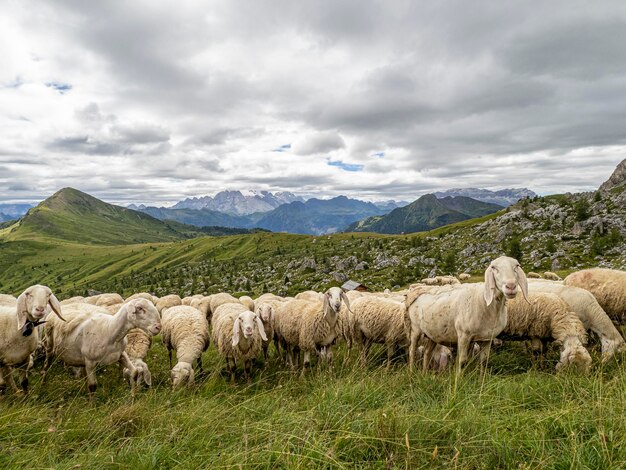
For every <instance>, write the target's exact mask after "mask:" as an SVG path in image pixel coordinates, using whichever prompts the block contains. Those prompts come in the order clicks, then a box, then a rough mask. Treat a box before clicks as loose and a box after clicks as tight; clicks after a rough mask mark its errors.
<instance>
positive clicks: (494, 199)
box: [434, 188, 537, 207]
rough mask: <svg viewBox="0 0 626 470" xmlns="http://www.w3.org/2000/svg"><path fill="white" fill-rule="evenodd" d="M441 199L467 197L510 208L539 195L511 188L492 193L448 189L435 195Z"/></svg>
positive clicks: (476, 190)
mask: <svg viewBox="0 0 626 470" xmlns="http://www.w3.org/2000/svg"><path fill="white" fill-rule="evenodd" d="M434 195H435V196H436V197H438V198H439V199H441V198H445V197H448V196H451V197H456V196H465V197H471V198H472V199H476V200H477V201H482V202H489V203H491V204H498V205H499V206H503V207H508V206H510V205H511V204H515V203H516V202H517V201H519V200H520V199H523V198H525V197H535V196H537V194H536V193H535V192H534V191H531V190H530V189H526V188H511V189H500V190H498V191H490V190H489V189H480V188H464V189H459V188H457V189H448V190H447V191H438V192H436V193H434Z"/></svg>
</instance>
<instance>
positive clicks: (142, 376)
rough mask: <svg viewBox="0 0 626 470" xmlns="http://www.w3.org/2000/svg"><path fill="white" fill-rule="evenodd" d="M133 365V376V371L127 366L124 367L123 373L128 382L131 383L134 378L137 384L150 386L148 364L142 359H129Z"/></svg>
mask: <svg viewBox="0 0 626 470" xmlns="http://www.w3.org/2000/svg"><path fill="white" fill-rule="evenodd" d="M131 362H132V363H133V366H134V367H135V370H136V372H135V374H134V378H133V371H132V370H131V369H129V368H128V367H124V370H123V372H122V373H123V375H124V378H125V379H126V380H128V382H129V383H132V381H133V380H134V381H135V383H136V384H137V385H139V386H141V385H142V384H145V385H146V386H147V387H151V386H152V374H151V373H150V369H148V364H146V363H145V362H144V361H143V359H139V358H135V359H131Z"/></svg>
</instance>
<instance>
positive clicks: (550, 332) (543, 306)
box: [498, 290, 591, 372]
mask: <svg viewBox="0 0 626 470" xmlns="http://www.w3.org/2000/svg"><path fill="white" fill-rule="evenodd" d="M528 300H529V302H530V303H528V302H525V301H524V299H520V298H516V299H513V300H511V301H509V302H508V304H507V309H508V322H507V324H506V327H505V328H504V330H503V331H502V333H500V335H499V336H498V337H499V338H500V339H509V340H510V339H515V340H531V341H532V342H533V344H535V345H539V346H540V347H541V349H543V345H544V344H545V343H546V342H548V341H556V343H557V344H559V345H560V346H561V360H560V361H559V363H558V364H557V366H556V367H557V370H559V369H563V368H565V367H568V366H573V367H575V368H576V369H578V370H579V371H581V372H587V371H588V370H589V368H590V367H591V356H590V355H589V352H588V351H587V350H586V349H585V347H584V345H585V344H586V343H587V332H586V330H585V327H584V326H583V324H582V322H581V321H580V319H579V318H578V316H577V315H576V313H574V312H570V310H569V306H568V305H567V303H566V302H565V301H564V300H563V299H561V298H560V297H559V296H558V295H556V294H551V293H546V292H533V291H532V290H531V291H530V292H529V294H528Z"/></svg>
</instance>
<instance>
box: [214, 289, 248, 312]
mask: <svg viewBox="0 0 626 470" xmlns="http://www.w3.org/2000/svg"><path fill="white" fill-rule="evenodd" d="M209 297H211V300H210V301H209V315H213V314H214V313H215V311H216V310H217V308H218V307H219V306H220V305H224V304H231V303H235V304H240V305H243V304H242V303H241V302H239V299H238V298H236V297H233V296H232V295H230V294H228V293H226V292H220V293H219V294H213V295H210V296H209Z"/></svg>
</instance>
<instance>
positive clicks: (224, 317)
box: [212, 303, 267, 382]
mask: <svg viewBox="0 0 626 470" xmlns="http://www.w3.org/2000/svg"><path fill="white" fill-rule="evenodd" d="M212 339H213V343H214V344H215V346H216V347H217V351H218V352H219V354H220V355H221V356H222V357H224V358H225V359H226V367H227V368H228V370H229V372H230V380H231V382H234V381H235V369H236V367H237V362H241V363H243V367H244V373H245V375H246V377H247V378H248V380H250V369H251V368H252V359H254V358H256V357H257V356H258V355H259V353H260V352H261V350H262V349H263V341H267V336H266V335H265V329H264V328H263V322H262V321H261V319H260V318H259V316H258V315H257V314H256V313H254V312H251V311H250V310H248V309H247V308H246V307H245V306H244V305H242V304H235V303H228V304H224V305H221V306H220V307H218V309H217V310H216V312H215V315H214V316H213V331H212Z"/></svg>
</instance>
